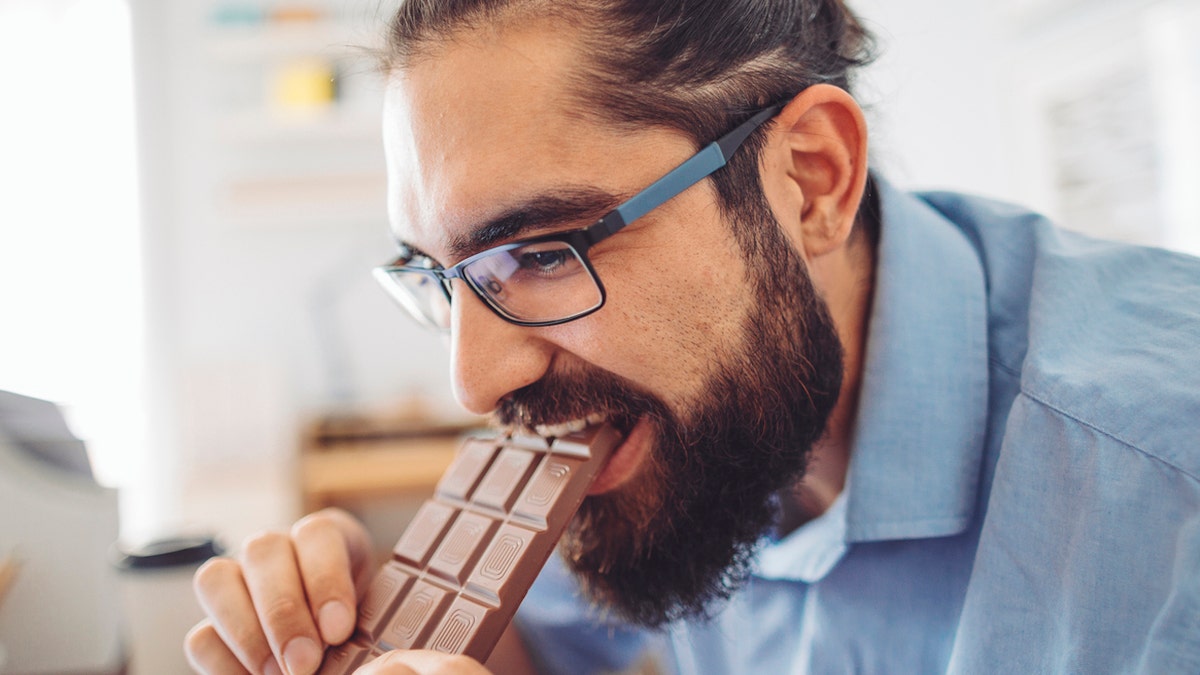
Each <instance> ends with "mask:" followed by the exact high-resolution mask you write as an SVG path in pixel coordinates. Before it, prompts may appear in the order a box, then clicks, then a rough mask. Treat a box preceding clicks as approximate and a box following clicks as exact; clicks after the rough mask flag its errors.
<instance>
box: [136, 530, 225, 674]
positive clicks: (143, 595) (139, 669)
mask: <svg viewBox="0 0 1200 675" xmlns="http://www.w3.org/2000/svg"><path fill="white" fill-rule="evenodd" d="M220 553H221V549H220V546H218V544H217V543H216V541H215V540H213V538H212V537H180V538H174V539H160V540H156V541H153V542H150V543H148V544H146V545H144V546H139V547H133V548H129V547H124V546H122V545H121V543H120V542H118V543H117V544H115V545H114V546H113V557H114V564H115V565H116V566H117V568H118V569H119V570H120V571H121V581H120V587H121V602H122V605H123V609H124V615H125V622H126V626H125V627H126V633H127V635H126V641H127V645H128V655H129V668H128V670H127V673H128V675H174V674H175V673H178V674H179V675H185V674H186V673H190V672H191V668H190V667H189V666H188V663H187V658H186V657H185V656H184V652H183V638H184V637H185V636H186V635H187V632H188V631H189V630H191V628H192V626H194V625H195V624H196V623H197V622H199V621H200V619H202V618H203V617H204V612H203V610H201V609H200V605H199V603H197V602H196V597H195V595H194V594H193V592H192V575H193V574H194V573H195V572H196V569H197V568H198V567H200V565H201V564H202V563H203V562H204V561H206V560H208V559H209V558H211V557H213V556H215V555H220Z"/></svg>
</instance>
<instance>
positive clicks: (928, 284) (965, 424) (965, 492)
mask: <svg viewBox="0 0 1200 675" xmlns="http://www.w3.org/2000/svg"><path fill="white" fill-rule="evenodd" d="M873 181H874V185H875V187H876V189H877V190H878V192H879V203H880V209H881V217H882V225H881V226H880V235H879V246H878V249H877V255H876V270H875V295H874V301H873V302H872V309H871V318H870V323H869V326H868V332H867V353H866V358H865V359H864V365H863V369H864V370H863V378H862V388H861V391H860V393H859V403H858V413H857V417H856V418H855V426H854V436H853V442H852V449H851V458H850V467H849V470H848V474H847V479H846V487H845V489H844V490H843V491H842V493H841V495H839V496H838V498H837V499H836V500H835V501H834V503H833V505H832V506H830V508H829V509H827V510H826V511H825V513H823V514H822V515H821V516H819V517H818V518H815V519H814V520H812V521H809V522H808V523H806V524H804V525H803V526H802V527H800V528H797V529H796V530H795V531H793V532H791V533H789V534H788V535H787V536H785V537H783V538H782V539H781V540H778V541H773V542H766V543H765V545H764V546H763V548H762V549H760V551H759V555H758V556H757V559H756V561H755V569H754V573H755V574H756V575H757V576H760V577H764V578H768V579H795V580H799V581H804V582H807V583H815V582H817V581H819V580H820V579H822V578H823V577H824V576H825V575H826V574H828V573H829V571H830V570H831V569H833V567H834V566H835V565H836V564H837V563H838V561H839V560H841V558H842V556H843V555H845V553H846V551H847V550H848V549H849V544H851V543H854V542H867V541H881V540H895V539H917V538H924V537H939V536H950V535H954V534H958V533H960V532H962V531H963V530H965V529H966V527H967V526H968V525H969V523H970V521H971V518H972V516H973V515H974V511H975V499H976V493H977V490H978V482H979V472H980V468H981V464H982V457H983V448H984V443H985V432H986V429H987V420H988V409H987V394H988V372H987V311H986V290H985V287H984V274H983V268H982V265H981V263H980V262H979V258H978V256H977V255H976V252H975V250H974V248H973V247H972V246H971V244H970V243H969V242H968V240H967V238H966V237H965V235H963V233H962V231H961V230H959V228H958V227H957V226H956V225H954V224H953V223H952V222H950V221H949V220H947V219H946V218H945V217H944V216H942V215H941V214H940V213H938V212H937V211H935V210H933V209H932V208H931V207H930V206H929V205H928V204H926V203H925V202H923V201H921V200H920V199H918V198H916V197H914V196H912V195H909V194H907V193H905V192H902V191H900V190H897V189H896V188H894V187H892V186H891V185H890V184H888V183H887V182H886V181H884V180H883V179H881V178H879V177H878V176H873Z"/></svg>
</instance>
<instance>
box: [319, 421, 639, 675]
mask: <svg viewBox="0 0 1200 675" xmlns="http://www.w3.org/2000/svg"><path fill="white" fill-rule="evenodd" d="M620 442H621V436H620V434H619V433H618V432H617V431H616V430H614V429H613V428H612V427H610V426H607V425H603V426H600V427H593V428H590V429H587V430H585V431H581V432H577V433H574V434H570V435H568V436H564V437H562V438H559V439H554V440H553V441H547V440H545V439H542V438H539V437H537V436H527V435H518V436H508V437H503V438H478V437H472V438H469V439H467V440H466V441H465V442H464V443H463V445H462V446H461V447H460V448H459V450H458V453H457V454H456V455H455V458H454V461H453V462H452V463H451V464H450V466H449V467H448V468H447V469H446V473H445V474H444V475H443V476H442V479H441V481H440V482H439V483H438V486H437V489H436V490H435V491H434V495H433V497H432V498H430V499H429V500H428V501H426V502H425V503H424V505H422V506H421V508H420V510H419V511H418V512H417V514H416V516H414V517H413V520H412V522H411V523H409V526H408V528H407V529H406V530H405V531H404V534H403V535H402V536H401V537H400V540H399V541H398V542H396V546H395V547H394V548H393V549H392V557H391V560H389V561H388V562H387V563H386V564H385V565H384V566H383V567H382V568H381V569H380V570H379V572H378V573H377V574H376V576H375V579H374V581H372V582H371V585H370V587H369V588H368V589H367V592H366V595H365V596H364V597H363V599H362V602H360V603H359V610H358V626H357V628H356V629H355V632H354V636H353V637H351V639H350V640H349V641H347V642H346V643H345V644H343V645H340V646H337V647H333V648H331V649H330V650H329V651H328V652H327V653H326V654H325V661H324V662H323V663H322V664H321V669H320V670H319V671H318V673H319V675H348V674H349V673H352V672H354V670H355V669H356V668H358V667H359V666H361V665H363V664H365V663H367V662H369V661H370V660H371V659H373V658H375V657H377V656H379V655H380V654H382V653H383V652H386V651H389V650H392V649H433V650H437V651H442V652H447V653H451V654H466V655H467V656H470V657H472V658H474V659H476V660H478V661H480V662H483V661H485V660H487V657H488V655H489V654H490V653H491V651H492V647H494V646H495V645H496V641H497V640H499V639H500V635H501V634H502V633H503V632H504V629H505V628H506V627H507V626H508V623H509V621H511V620H512V617H513V614H514V613H515V612H516V610H517V607H518V605H520V604H521V600H522V599H524V597H525V594H526V592H528V591H529V587H530V585H532V584H533V580H534V579H535V578H536V577H537V575H538V573H539V572H540V571H541V569H542V566H543V565H545V564H546V559H547V558H549V557H550V554H551V552H552V551H553V550H554V546H555V544H556V543H557V542H558V539H559V538H560V537H561V536H562V533H563V530H564V529H566V526H567V523H569V522H570V520H571V518H572V517H573V516H574V515H575V511H576V510H577V509H578V508H579V504H580V503H581V502H582V501H583V498H584V495H585V494H586V493H587V488H588V486H589V485H591V482H592V480H593V479H594V478H595V477H596V475H597V474H598V473H599V472H600V469H601V468H603V466H604V462H605V460H606V459H607V458H608V455H609V453H611V452H612V451H613V449H614V448H615V447H616V446H617V445H618V444H619V443H620Z"/></svg>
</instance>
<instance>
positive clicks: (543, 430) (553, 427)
mask: <svg viewBox="0 0 1200 675" xmlns="http://www.w3.org/2000/svg"><path fill="white" fill-rule="evenodd" d="M604 420H605V417H604V415H602V414H599V413H592V414H591V415H588V416H587V417H585V418H583V419H578V420H570V421H567V422H559V423H557V424H539V425H537V426H535V427H534V428H533V430H534V431H535V432H537V435H539V436H542V437H545V438H551V437H554V438H557V437H559V436H566V435H567V434H570V433H574V432H576V431H583V430H584V429H586V428H588V427H589V426H591V425H593V424H599V423H601V422H603V421H604Z"/></svg>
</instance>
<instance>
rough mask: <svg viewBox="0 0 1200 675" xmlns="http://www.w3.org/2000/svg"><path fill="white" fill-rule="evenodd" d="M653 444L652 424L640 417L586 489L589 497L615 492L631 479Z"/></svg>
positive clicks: (645, 418)
mask: <svg viewBox="0 0 1200 675" xmlns="http://www.w3.org/2000/svg"><path fill="white" fill-rule="evenodd" d="M653 444H654V424H653V423H652V422H651V421H650V418H649V417H642V418H641V419H639V420H638V421H637V424H635V425H633V429H630V431H629V434H628V435H626V436H625V440H624V441H622V442H621V444H620V445H618V446H617V447H616V449H614V450H613V452H612V454H611V455H609V457H608V462H607V463H606V464H605V465H604V468H603V469H601V470H600V474H599V475H598V476H596V479H595V480H593V481H592V485H591V487H589V488H588V491H587V493H588V494H589V495H598V494H602V493H605V492H609V491H611V490H615V489H617V488H619V487H621V486H622V485H624V484H625V483H627V482H629V480H630V479H631V478H632V477H633V475H634V474H635V473H637V470H638V468H639V467H640V466H641V465H642V462H643V461H644V460H645V459H646V456H647V455H648V454H649V453H650V450H651V448H652V447H653Z"/></svg>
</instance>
